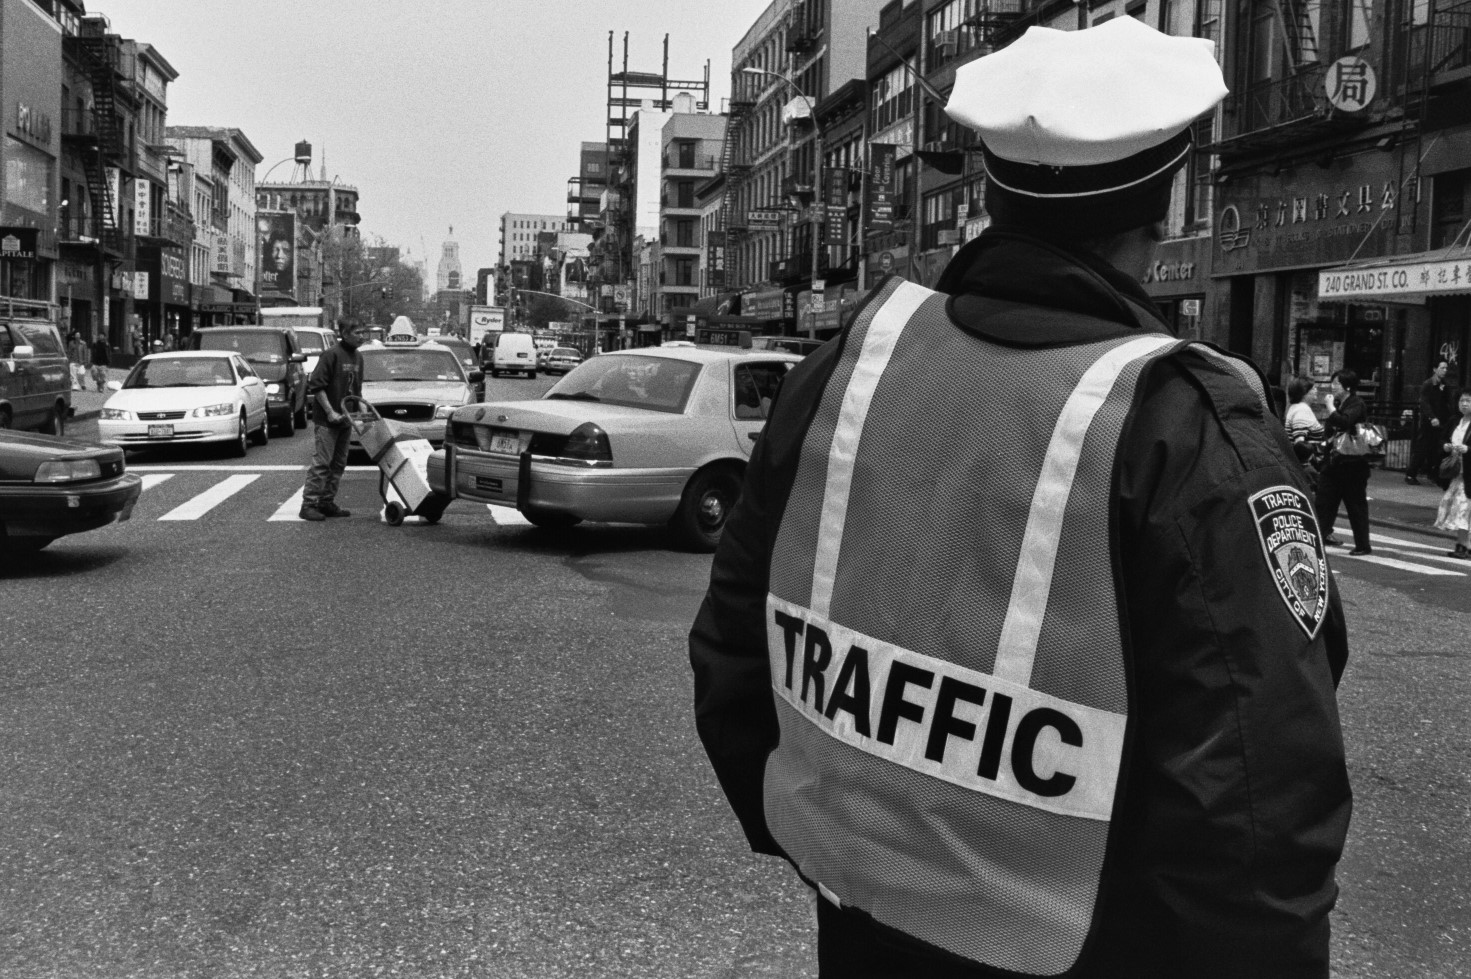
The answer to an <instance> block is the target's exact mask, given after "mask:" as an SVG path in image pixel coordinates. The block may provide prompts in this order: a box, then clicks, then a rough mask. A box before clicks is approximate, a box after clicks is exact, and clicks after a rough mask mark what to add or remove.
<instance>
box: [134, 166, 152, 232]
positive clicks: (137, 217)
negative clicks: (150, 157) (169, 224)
mask: <svg viewBox="0 0 1471 979" xmlns="http://www.w3.org/2000/svg"><path fill="white" fill-rule="evenodd" d="M151 187H152V185H151V184H149V182H148V181H147V180H144V179H143V178H142V177H137V178H135V179H134V180H133V234H135V235H137V236H138V237H140V238H146V237H148V236H149V235H151V234H152V233H153V232H152V230H151V229H152V227H153V193H152V190H151Z"/></svg>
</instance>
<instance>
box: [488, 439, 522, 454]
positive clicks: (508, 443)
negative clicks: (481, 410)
mask: <svg viewBox="0 0 1471 979" xmlns="http://www.w3.org/2000/svg"><path fill="white" fill-rule="evenodd" d="M490 451H492V452H504V453H506V454H507V455H515V454H517V453H518V452H520V451H521V440H520V439H519V438H517V437H516V436H515V435H492V436H491V437H490Z"/></svg>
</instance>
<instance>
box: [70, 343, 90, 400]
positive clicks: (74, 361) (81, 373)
mask: <svg viewBox="0 0 1471 979" xmlns="http://www.w3.org/2000/svg"><path fill="white" fill-rule="evenodd" d="M66 359H67V360H68V361H69V362H70V364H71V374H72V390H73V391H84V390H86V379H87V342H86V341H85V340H83V339H82V335H81V334H80V333H78V332H77V331H76V330H72V331H71V333H70V334H69V335H68V336H67V338H66Z"/></svg>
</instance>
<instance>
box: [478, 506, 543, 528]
mask: <svg viewBox="0 0 1471 979" xmlns="http://www.w3.org/2000/svg"><path fill="white" fill-rule="evenodd" d="M485 509H487V510H489V511H490V515H491V516H492V517H495V522H496V523H497V524H498V525H499V526H501V527H530V526H532V523H531V521H530V520H527V519H526V518H525V517H523V516H521V511H520V510H517V509H516V508H515V507H508V506H497V505H496V504H494V503H487V504H485Z"/></svg>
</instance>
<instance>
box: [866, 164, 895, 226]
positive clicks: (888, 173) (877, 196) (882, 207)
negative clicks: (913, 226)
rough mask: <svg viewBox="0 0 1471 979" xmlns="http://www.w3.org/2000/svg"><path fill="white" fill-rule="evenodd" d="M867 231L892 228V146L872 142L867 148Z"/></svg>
mask: <svg viewBox="0 0 1471 979" xmlns="http://www.w3.org/2000/svg"><path fill="white" fill-rule="evenodd" d="M865 206H866V207H867V208H868V223H867V227H868V233H870V234H873V233H875V232H882V231H892V230H894V147H893V146H890V145H888V144H885V143H873V144H871V145H870V146H869V150H868V200H867V201H866V202H865Z"/></svg>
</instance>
